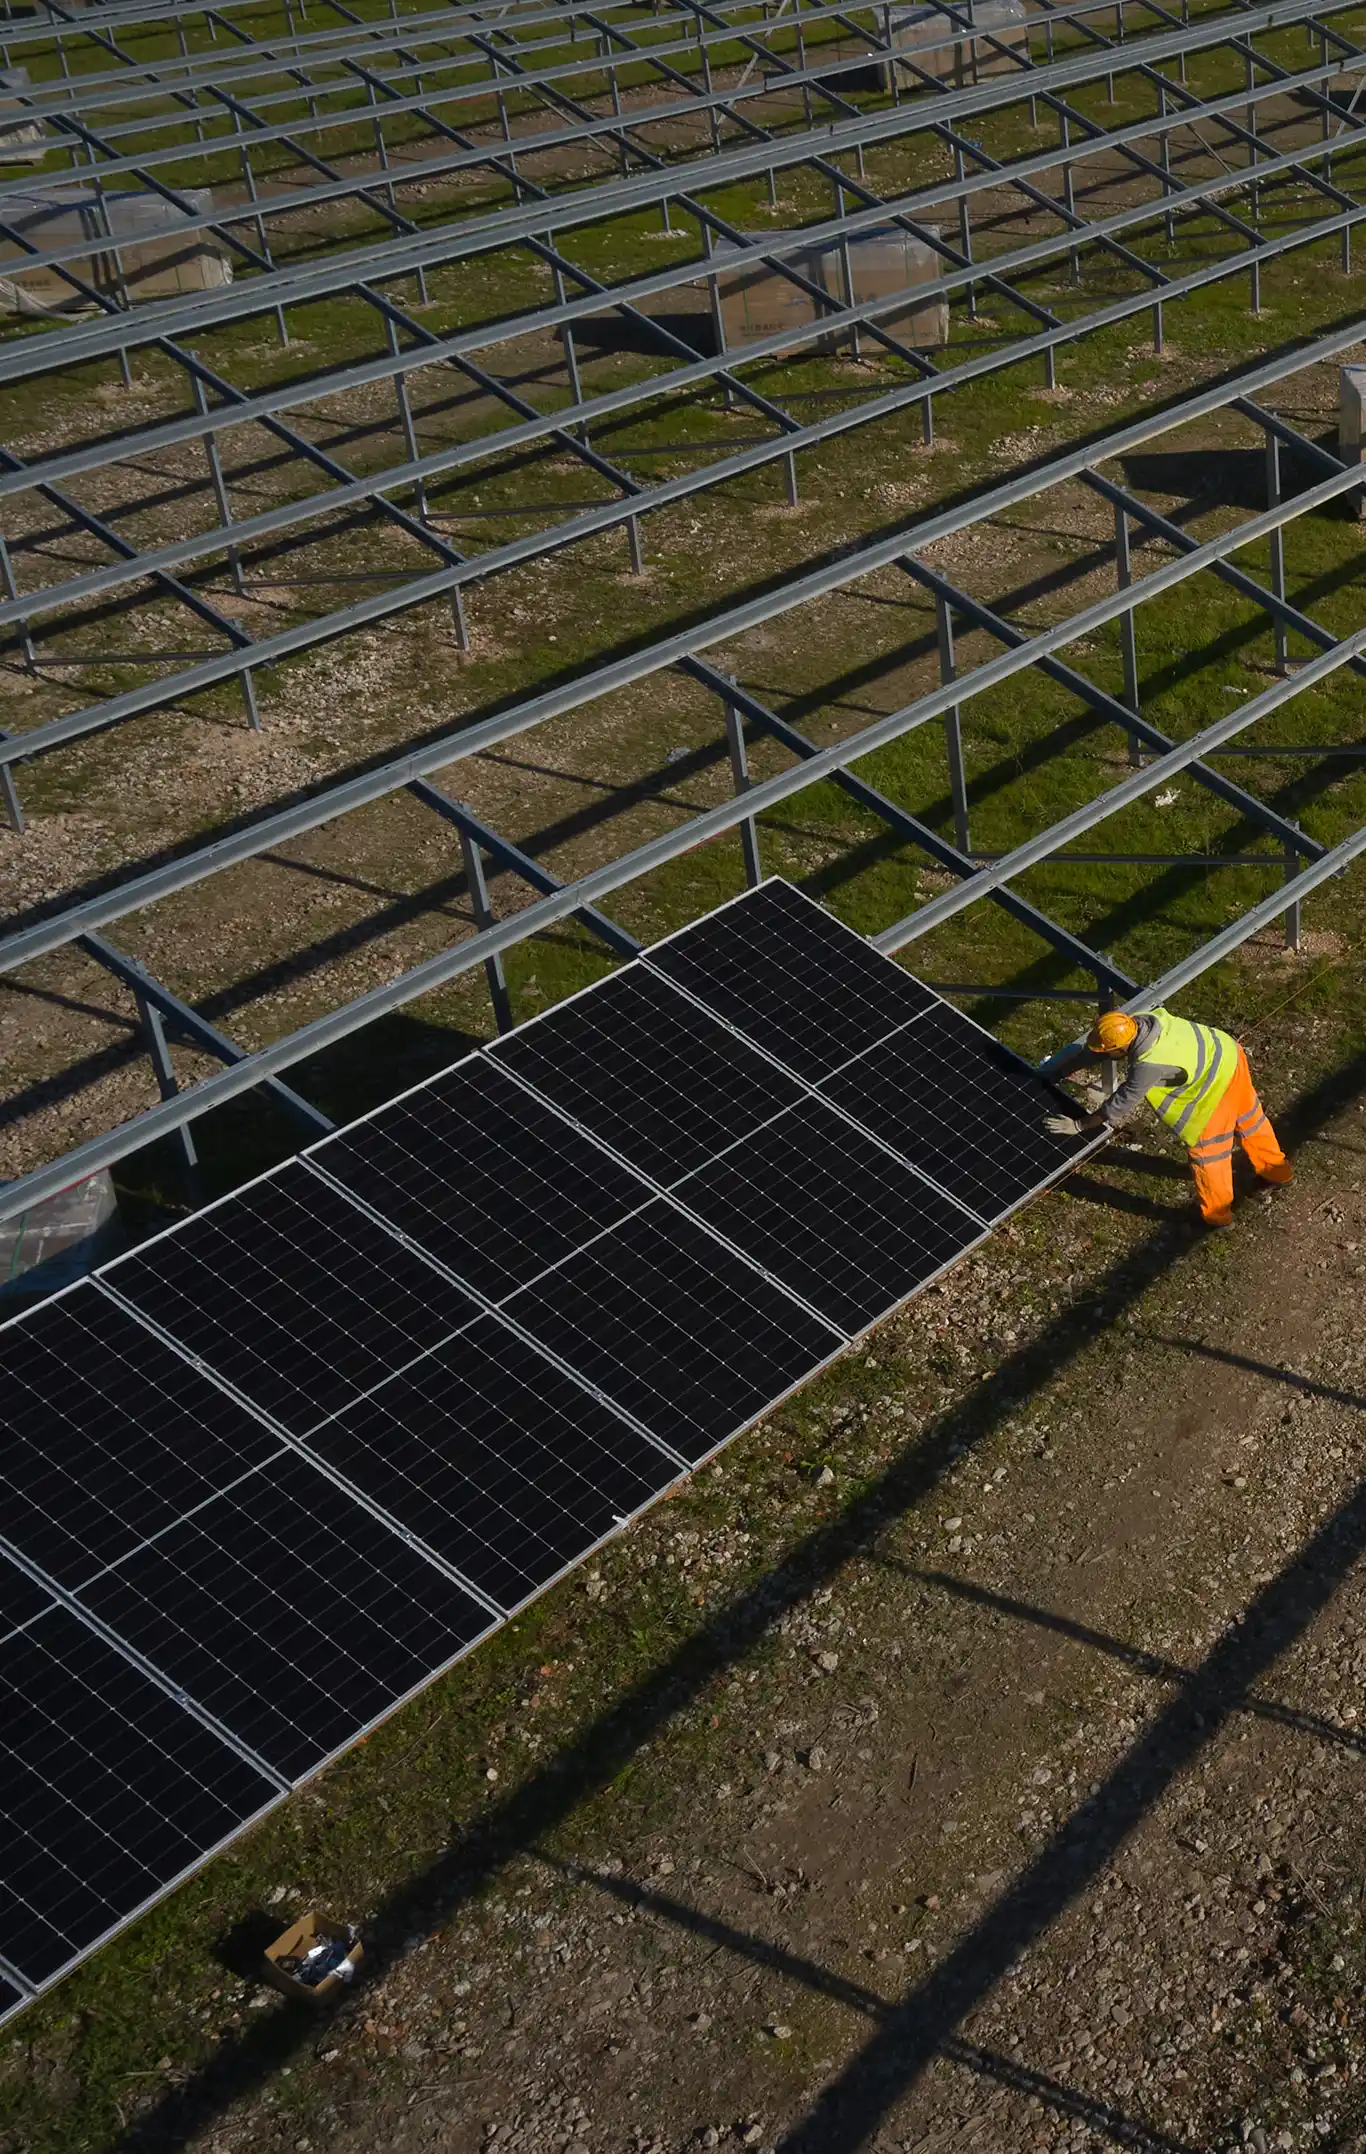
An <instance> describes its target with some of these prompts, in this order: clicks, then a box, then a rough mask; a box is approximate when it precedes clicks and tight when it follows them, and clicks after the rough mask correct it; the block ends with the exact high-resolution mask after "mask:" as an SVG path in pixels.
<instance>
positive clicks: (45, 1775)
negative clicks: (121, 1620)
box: [0, 1607, 277, 1983]
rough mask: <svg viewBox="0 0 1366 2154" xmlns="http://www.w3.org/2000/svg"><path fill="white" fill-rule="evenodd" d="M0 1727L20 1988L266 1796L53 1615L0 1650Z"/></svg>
mask: <svg viewBox="0 0 1366 2154" xmlns="http://www.w3.org/2000/svg"><path fill="white" fill-rule="evenodd" d="M0 1728H3V1731H4V1745H5V1769H4V1771H3V1773H0V1939H3V1943H4V1953H5V1958H6V1959H7V1960H8V1962H9V1964H10V1965H11V1966H12V1967H14V1968H16V1969H17V1970H18V1972H19V1973H20V1974H22V1975H23V1976H25V1977H26V1978H27V1979H28V1980H29V1981H31V1982H34V1983H41V1982H44V1981H46V1980H47V1979H48V1978H49V1977H50V1976H52V1975H55V1974H57V1973H58V1972H59V1971H60V1970H61V1969H62V1968H63V1967H65V1966H66V1965H68V1964H69V1962H70V1961H71V1960H73V1959H74V1958H76V1957H78V1956H79V1955H80V1954H81V1953H82V1952H84V1951H86V1950H87V1949H88V1948H89V1947H90V1946H91V1945H93V1944H96V1943H97V1942H98V1941H99V1940H100V1939H101V1938H102V1937H103V1936H104V1935H105V1934H106V1933H107V1932H108V1931H109V1930H111V1929H113V1928H114V1927H115V1926H116V1925H117V1924H119V1923H120V1922H122V1921H125V1920H126V1919H127V1918H128V1917H129V1916H130V1915H132V1914H134V1913H136V1911H137V1910H138V1909H139V1908H140V1907H141V1906H143V1905H144V1904H145V1902H146V1901H148V1900H149V1899H151V1898H152V1897H154V1896H155V1895H156V1894H157V1893H159V1892H160V1891H162V1890H163V1889H164V1888H165V1887H166V1886H167V1885H169V1884H171V1883H173V1882H174V1881H175V1879H176V1878H177V1877H179V1876H180V1875H181V1874H182V1872H184V1871H185V1870H186V1869H188V1868H190V1867H191V1866H192V1865H194V1864H197V1863H199V1862H202V1861H203V1859H204V1857H205V1856H206V1855H207V1854H208V1853H210V1852H211V1851H212V1850H213V1849H214V1848H215V1847H216V1846H218V1845H219V1843H220V1842H221V1841H223V1840H225V1839H228V1838H230V1837H231V1836H232V1835H233V1834H235V1833H236V1832H238V1831H240V1829H241V1828H242V1826H243V1825H245V1824H246V1823H248V1822H249V1820H250V1819H251V1818H253V1817H255V1816H257V1815H258V1814H259V1813H260V1812H261V1811H262V1810H264V1809H267V1808H269V1806H270V1804H271V1803H272V1802H273V1801H274V1800H275V1799H276V1795H277V1790H276V1786H275V1783H274V1782H273V1781H271V1780H269V1779H267V1778H266V1777H265V1776H264V1775H263V1774H261V1773H259V1772H257V1771H256V1770H255V1768H254V1767H253V1766H251V1765H249V1764H247V1763H246V1762H245V1761H244V1760H243V1759H242V1758H241V1757H239V1756H238V1755H237V1753H236V1752H235V1751H234V1750H232V1749H231V1748H229V1746H228V1745H227V1744H226V1743H224V1742H222V1741H221V1740H220V1739H219V1737H218V1736H216V1735H214V1734H213V1733H212V1732H211V1731H210V1730H209V1729H208V1728H206V1727H204V1726H203V1724H202V1723H201V1722H200V1721H198V1720H196V1719H195V1718H194V1717H193V1716H192V1715H191V1714H190V1713H188V1712H186V1711H185V1710H184V1708H183V1707H182V1706H180V1705H178V1704H177V1703H176V1702H175V1700H174V1699H173V1698H170V1697H168V1696H167V1695H166V1693H165V1692H164V1691H162V1690H159V1689H158V1688H157V1686H156V1685H155V1684H154V1683H152V1682H150V1681H149V1680H148V1679H147V1677H146V1676H144V1675H142V1674H141V1673H140V1672H139V1670H138V1669H136V1668H135V1667H133V1666H132V1664H131V1663H130V1662H129V1661H127V1660H125V1659H124V1658H123V1656H122V1655H121V1654H119V1653H117V1652H116V1651H115V1650H114V1648H113V1647H112V1646H110V1645H107V1644H105V1642H104V1641H103V1639H101V1638H99V1637H97V1636H96V1634H95V1633H94V1632H93V1631H92V1630H89V1629H87V1628H86V1626H85V1625H84V1624H83V1623H81V1622H80V1621H79V1620H78V1619H77V1618H76V1617H75V1616H74V1615H71V1614H70V1613H68V1611H67V1610H66V1609H64V1608H61V1607H52V1608H50V1609H49V1610H48V1611H47V1613H46V1614H44V1615H41V1616H39V1617H38V1618H37V1620H36V1621H34V1622H32V1623H31V1624H30V1625H29V1626H28V1628H27V1629H25V1630H22V1631H18V1632H16V1633H14V1634H13V1635H12V1636H10V1637H9V1638H7V1639H5V1640H4V1641H3V1643H0Z"/></svg>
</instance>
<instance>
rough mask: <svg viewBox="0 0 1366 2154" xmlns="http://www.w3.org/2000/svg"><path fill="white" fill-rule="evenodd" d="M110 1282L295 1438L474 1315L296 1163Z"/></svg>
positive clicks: (123, 1267) (120, 1266) (193, 1223)
mask: <svg viewBox="0 0 1366 2154" xmlns="http://www.w3.org/2000/svg"><path fill="white" fill-rule="evenodd" d="M105 1276H106V1277H107V1278H108V1280H109V1283H110V1285H111V1286H113V1287H115V1288H117V1290H118V1292H119V1293H120V1294H122V1295H124V1296H125V1297H126V1299H127V1300H128V1301H130V1302H132V1303H133V1304H134V1306H135V1307H137V1308H139V1309H141V1310H143V1311H144V1312H145V1313H146V1314H147V1315H148V1316H150V1317H152V1318H153V1319H154V1320H155V1321H156V1322H157V1323H158V1324H160V1325H162V1326H163V1328H164V1329H165V1330H166V1331H168V1332H170V1333H172V1334H173V1336H174V1337H175V1338H176V1339H178V1340H179V1341H180V1343H181V1344H182V1345H183V1346H186V1347H188V1348H189V1350H190V1351H191V1352H192V1353H193V1354H196V1355H197V1356H198V1357H199V1359H200V1360H202V1361H204V1362H205V1363H207V1365H208V1366H209V1367H210V1368H212V1369H214V1370H216V1371H217V1373H218V1374H219V1375H220V1376H222V1377H224V1378H225V1379H226V1380H227V1381H228V1382H229V1383H231V1384H234V1385H235V1386H236V1387H237V1389H238V1390H239V1391H241V1392H242V1393H243V1394H244V1396H245V1397H247V1398H249V1399H251V1400H252V1401H253V1403H254V1404H256V1405H258V1406H260V1407H263V1408H264V1409H265V1411H266V1412H267V1413H270V1414H273V1415H274V1416H275V1418H276V1419H277V1420H278V1421H280V1422H282V1423H283V1424H284V1426H285V1427H286V1428H289V1429H292V1430H293V1431H294V1432H295V1433H296V1434H302V1433H303V1432H304V1431H305V1430H307V1429H310V1428H312V1427H314V1426H315V1424H316V1423H317V1422H319V1421H321V1420H322V1419H323V1418H324V1417H325V1416H326V1415H327V1414H330V1413H335V1412H336V1411H337V1410H338V1408H339V1407H342V1406H345V1405H347V1404H348V1403H349V1402H350V1400H352V1399H353V1398H355V1397H356V1396H357V1395H358V1394H359V1393H360V1392H363V1391H366V1390H368V1389H369V1388H370V1387H371V1385H373V1384H376V1383H379V1382H381V1381H382V1380H383V1378H384V1377H386V1376H388V1375H390V1374H391V1373H392V1371H393V1370H394V1369H395V1368H399V1367H402V1365H403V1364H404V1363H405V1362H408V1361H412V1360H414V1359H415V1358H416V1357H417V1355H419V1354H420V1353H422V1352H423V1351H424V1350H425V1349H426V1348H427V1347H429V1346H435V1344H436V1342H437V1340H438V1339H442V1338H445V1337H447V1336H448V1335H449V1334H450V1333H451V1332H453V1331H456V1330H458V1329H459V1327H460V1326H461V1325H462V1324H464V1323H467V1322H468V1321H469V1319H470V1317H471V1316H473V1314H474V1313H475V1306H476V1305H475V1304H474V1303H473V1302H472V1301H470V1300H469V1299H468V1298H467V1296H465V1295H464V1294H462V1293H460V1291H459V1290H458V1288H456V1287H454V1286H452V1285H450V1284H449V1282H448V1281H447V1280H445V1279H443V1278H442V1276H441V1274H440V1273H439V1272H437V1271H435V1270H434V1269H433V1268H432V1266H431V1265H430V1264H427V1263H425V1262H424V1261H423V1259H422V1258H421V1257H419V1256H416V1255H414V1254H413V1253H412V1252H411V1251H410V1250H407V1249H405V1248H404V1247H403V1245H402V1244H401V1243H400V1242H397V1241H395V1239H394V1237H393V1235H391V1234H387V1233H386V1232H385V1230H384V1228H383V1227H380V1226H377V1225H376V1224H375V1223H374V1221H373V1220H370V1219H367V1218H366V1217H365V1216H364V1214H363V1213H361V1212H358V1211H357V1210H356V1207H355V1206H354V1205H353V1204H350V1203H348V1201H347V1200H346V1198H345V1197H342V1196H339V1195H338V1194H337V1192H336V1191H335V1190H331V1189H329V1188H328V1187H327V1185H326V1184H325V1183H324V1182H322V1181H320V1180H319V1178H318V1176H317V1175H315V1174H310V1173H309V1172H308V1169H307V1168H306V1167H301V1166H293V1165H291V1166H287V1167H284V1168H282V1169H281V1170H280V1172H279V1173H278V1174H274V1175H272V1176H270V1177H269V1179H268V1180H266V1181H262V1182H256V1183H254V1184H253V1185H252V1186H251V1187H250V1188H249V1189H246V1190H244V1191H243V1192H242V1194H241V1195H240V1196H236V1197H230V1198H229V1199H228V1200H227V1202H226V1203H223V1204H216V1205H214V1206H213V1207H212V1209H211V1210H209V1211H206V1212H201V1213H200V1214H199V1215H198V1216H197V1217H196V1218H194V1219H191V1220H190V1221H189V1222H188V1223H187V1224H186V1225H185V1226H184V1227H181V1228H179V1229H177V1231H176V1232H175V1233H174V1234H169V1235H163V1236H161V1237H160V1238H159V1239H158V1240H157V1241H154V1242H151V1243H149V1244H148V1246H147V1247H146V1249H144V1250H139V1251H136V1252H135V1253H134V1254H133V1255H132V1256H128V1257H122V1258H119V1259H118V1260H117V1261H116V1262H115V1263H114V1264H112V1265H110V1266H109V1268H108V1270H107V1272H106V1273H105Z"/></svg>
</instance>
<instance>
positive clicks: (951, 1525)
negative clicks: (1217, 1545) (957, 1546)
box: [944, 1518, 963, 1533]
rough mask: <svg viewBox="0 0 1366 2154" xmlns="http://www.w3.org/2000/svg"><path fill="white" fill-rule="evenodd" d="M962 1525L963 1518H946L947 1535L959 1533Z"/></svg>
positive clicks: (945, 1529)
mask: <svg viewBox="0 0 1366 2154" xmlns="http://www.w3.org/2000/svg"><path fill="white" fill-rule="evenodd" d="M962 1523H963V1521H962V1519H961V1518H946V1519H945V1520H944V1531H945V1533H957V1531H958V1529H959V1527H960V1526H961V1525H962Z"/></svg>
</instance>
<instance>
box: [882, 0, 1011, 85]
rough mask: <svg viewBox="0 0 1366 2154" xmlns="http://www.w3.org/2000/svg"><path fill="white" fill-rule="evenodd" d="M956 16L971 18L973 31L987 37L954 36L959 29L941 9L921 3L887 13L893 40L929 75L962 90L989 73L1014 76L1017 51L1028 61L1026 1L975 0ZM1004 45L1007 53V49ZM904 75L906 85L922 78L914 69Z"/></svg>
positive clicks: (890, 35)
mask: <svg viewBox="0 0 1366 2154" xmlns="http://www.w3.org/2000/svg"><path fill="white" fill-rule="evenodd" d="M957 12H958V13H960V14H962V15H966V16H968V17H969V18H970V20H971V22H972V25H973V28H974V29H975V30H979V31H985V32H986V33H987V35H986V36H981V37H968V36H967V35H966V34H965V33H964V34H961V35H958V36H955V34H954V31H955V27H956V26H955V25H954V23H953V22H952V21H951V20H950V19H949V17H948V16H947V15H945V14H944V13H943V11H942V9H940V8H937V7H930V6H926V5H923V4H920V0H916V4H915V5H912V6H907V7H893V8H889V9H888V11H887V27H888V36H889V39H890V41H891V43H892V45H893V46H894V47H895V48H896V49H897V50H899V51H901V52H904V53H905V54H906V55H907V58H908V59H911V60H913V61H914V64H915V66H916V67H917V68H920V69H922V70H923V71H924V73H925V74H927V75H933V76H934V77H935V78H936V80H938V81H941V82H953V83H955V84H958V85H960V86H961V85H964V84H967V83H970V82H980V81H981V80H982V79H983V77H984V76H987V75H1000V74H1010V73H1014V72H1015V71H1016V69H1017V67H1018V62H1017V61H1016V60H1015V59H1014V58H1013V57H1012V54H1014V53H1018V54H1019V55H1020V58H1021V59H1025V58H1027V57H1028V53H1029V28H1028V9H1027V7H1026V5H1025V0H971V4H969V5H964V6H963V7H961V8H960V9H958V11H957ZM1002 46H1005V47H1006V48H1007V49H1006V50H1005V51H1002V50H1001V47H1002ZM892 64H893V65H894V64H895V63H892ZM899 72H900V75H901V80H902V82H903V83H911V84H914V83H915V82H916V81H917V80H918V79H919V78H918V77H917V76H916V75H914V74H913V73H912V72H911V70H910V68H909V67H908V68H903V69H901V70H900V71H899Z"/></svg>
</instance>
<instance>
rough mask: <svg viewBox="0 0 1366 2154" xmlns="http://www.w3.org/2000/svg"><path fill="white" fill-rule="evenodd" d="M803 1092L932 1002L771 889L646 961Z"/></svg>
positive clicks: (714, 916) (847, 932) (794, 894)
mask: <svg viewBox="0 0 1366 2154" xmlns="http://www.w3.org/2000/svg"><path fill="white" fill-rule="evenodd" d="M647 962H648V964H649V965H650V967H651V969H652V970H654V971H656V972H660V973H662V974H664V975H665V976H666V977H667V978H668V979H671V980H675V981H677V983H678V984H679V986H681V987H685V988H686V989H687V990H688V992H689V993H690V994H693V995H696V996H697V998H698V1000H699V1001H701V1002H704V1003H705V1004H706V1005H707V1007H708V1009H710V1010H714V1011H715V1012H716V1013H717V1014H718V1016H721V1017H723V1018H725V1020H726V1022H727V1023H728V1024H732V1025H734V1026H735V1027H736V1028H737V1030H738V1031H740V1032H742V1033H743V1034H744V1035H745V1037H746V1038H747V1039H750V1040H753V1041H754V1042H755V1043H756V1044H757V1045H758V1046H760V1047H762V1048H764V1049H765V1050H766V1051H767V1052H768V1053H769V1054H771V1055H776V1057H777V1058H778V1060H779V1061H780V1062H783V1063H785V1064H786V1066H787V1067H788V1068H789V1069H790V1070H795V1071H796V1073H797V1075H798V1076H799V1077H802V1078H805V1080H806V1082H807V1083H808V1084H815V1083H817V1082H818V1081H819V1079H820V1078H822V1077H824V1076H827V1075H828V1074H829V1073H830V1071H831V1070H833V1069H837V1068H838V1067H839V1066H840V1064H841V1063H844V1062H847V1061H848V1060H849V1058H850V1056H851V1055H855V1054H857V1053H858V1052H859V1051H860V1049H861V1048H864V1047H867V1046H870V1045H871V1044H872V1042H873V1041H874V1040H878V1039H882V1038H883V1037H884V1036H885V1035H886V1034H887V1033H888V1032H890V1031H891V1030H892V1029H893V1027H894V1026H896V1025H900V1024H905V1023H907V1022H908V1021H909V1020H911V1019H912V1018H915V1017H918V1016H919V1015H920V1014H921V1013H922V1012H923V1011H925V1010H929V1009H933V1008H934V1007H935V1006H936V997H935V996H934V995H933V994H932V993H931V992H930V990H929V989H928V988H927V987H922V986H921V984H920V982H919V981H918V980H914V979H912V978H911V975H910V974H909V973H908V972H903V971H902V969H901V967H900V966H899V965H897V964H896V963H894V962H893V961H892V960H891V959H890V958H886V957H883V956H881V955H880V954H879V952H878V951H876V950H874V949H872V948H870V946H869V945H868V943H867V942H866V941H865V940H864V938H863V936H862V935H860V934H857V933H856V932H855V930H854V929H853V928H850V927H845V926H844V925H843V924H842V923H841V922H840V921H838V920H836V919H834V918H833V916H832V915H831V914H830V913H828V912H826V911H825V909H824V907H823V906H820V905H816V904H814V903H813V902H812V900H811V899H810V898H806V897H803V896H802V895H801V893H800V892H799V891H797V890H794V889H792V887H791V885H790V884H788V883H784V882H779V881H772V882H767V883H764V884H762V885H761V887H760V888H759V889H757V890H753V891H750V892H749V893H748V894H747V895H746V896H745V897H744V898H741V899H739V900H737V902H736V903H735V904H733V905H727V906H724V907H723V908H722V909H721V911H720V912H716V913H710V914H708V915H707V917H706V918H705V919H703V920H699V921H698V922H697V923H696V925H695V926H693V927H688V928H684V929H683V930H682V932H681V933H680V934H677V935H674V936H671V937H670V938H669V940H668V941H667V942H661V943H657V944H656V945H655V946H654V948H653V949H651V950H650V951H649V953H648V958H647Z"/></svg>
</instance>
